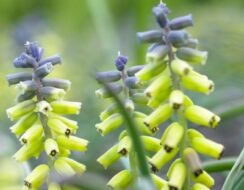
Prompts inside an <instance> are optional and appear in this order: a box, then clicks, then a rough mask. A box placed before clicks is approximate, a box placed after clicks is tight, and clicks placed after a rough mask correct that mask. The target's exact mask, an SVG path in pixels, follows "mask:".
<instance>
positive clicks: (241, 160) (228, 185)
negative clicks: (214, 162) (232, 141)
mask: <svg viewBox="0 0 244 190" xmlns="http://www.w3.org/2000/svg"><path fill="white" fill-rule="evenodd" d="M243 165H244V148H243V149H242V151H241V153H240V155H239V157H238V159H237V160H236V162H235V164H234V166H233V167H232V169H231V171H230V173H229V175H228V176H227V178H226V180H225V183H224V185H223V187H222V190H230V189H232V188H233V186H234V183H235V180H236V177H237V175H238V174H239V171H240V170H241V169H242V168H243Z"/></svg>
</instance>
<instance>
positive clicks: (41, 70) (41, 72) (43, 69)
mask: <svg viewBox="0 0 244 190" xmlns="http://www.w3.org/2000/svg"><path fill="white" fill-rule="evenodd" d="M52 71H53V65H52V63H47V64H45V65H42V66H39V67H38V68H37V69H36V70H35V74H36V76H38V77H39V78H44V77H45V76H47V75H48V74H50V73H51V72H52Z"/></svg>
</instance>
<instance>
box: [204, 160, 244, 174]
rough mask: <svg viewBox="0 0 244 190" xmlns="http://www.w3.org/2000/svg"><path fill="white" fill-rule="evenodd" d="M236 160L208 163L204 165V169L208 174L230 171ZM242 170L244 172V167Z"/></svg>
mask: <svg viewBox="0 0 244 190" xmlns="http://www.w3.org/2000/svg"><path fill="white" fill-rule="evenodd" d="M236 160H237V158H223V159H221V160H214V161H207V162H204V163H203V169H204V170H205V171H206V172H208V173H215V172H224V171H229V170H231V168H232V167H233V166H234V164H235V162H236ZM242 170H244V166H243V167H242Z"/></svg>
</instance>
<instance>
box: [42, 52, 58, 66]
mask: <svg viewBox="0 0 244 190" xmlns="http://www.w3.org/2000/svg"><path fill="white" fill-rule="evenodd" d="M49 63H51V64H52V65H57V64H61V63H62V61H61V57H60V55H58V54H56V55H53V56H50V57H47V58H46V59H43V60H41V61H40V63H39V66H43V65H46V64H49Z"/></svg>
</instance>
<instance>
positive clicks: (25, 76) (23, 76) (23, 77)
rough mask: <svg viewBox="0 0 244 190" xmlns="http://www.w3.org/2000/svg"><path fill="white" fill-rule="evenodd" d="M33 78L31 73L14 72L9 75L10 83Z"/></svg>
mask: <svg viewBox="0 0 244 190" xmlns="http://www.w3.org/2000/svg"><path fill="white" fill-rule="evenodd" d="M26 80H32V74H31V73H14V74H9V75H7V81H8V84H9V85H13V84H18V83H19V82H20V81H26Z"/></svg>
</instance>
